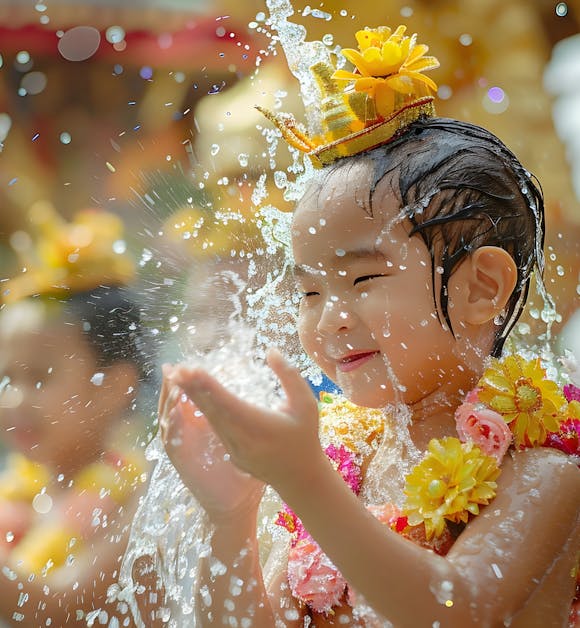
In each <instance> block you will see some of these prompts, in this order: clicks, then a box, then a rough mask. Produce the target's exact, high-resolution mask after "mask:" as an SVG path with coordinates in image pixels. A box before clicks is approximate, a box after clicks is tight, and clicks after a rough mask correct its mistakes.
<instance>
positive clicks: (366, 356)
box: [338, 351, 379, 373]
mask: <svg viewBox="0 0 580 628" xmlns="http://www.w3.org/2000/svg"><path fill="white" fill-rule="evenodd" d="M378 354H379V352H378V351H361V352H359V353H352V354H350V355H346V356H344V357H343V358H340V360H338V370H339V371H342V372H343V373H346V372H348V371H354V370H355V369H357V368H359V366H362V365H363V364H365V363H366V362H368V361H369V360H372V359H373V358H374V357H375V356H376V355H378Z"/></svg>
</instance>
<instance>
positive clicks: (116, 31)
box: [105, 26, 125, 44]
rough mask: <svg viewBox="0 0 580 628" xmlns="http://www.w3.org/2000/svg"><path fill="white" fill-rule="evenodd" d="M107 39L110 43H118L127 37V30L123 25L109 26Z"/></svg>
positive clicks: (106, 32)
mask: <svg viewBox="0 0 580 628" xmlns="http://www.w3.org/2000/svg"><path fill="white" fill-rule="evenodd" d="M105 39H106V40H107V41H108V42H109V43H110V44H118V43H119V42H121V41H123V40H124V39H125V30H124V29H123V27H122V26H109V28H107V30H106V31H105Z"/></svg>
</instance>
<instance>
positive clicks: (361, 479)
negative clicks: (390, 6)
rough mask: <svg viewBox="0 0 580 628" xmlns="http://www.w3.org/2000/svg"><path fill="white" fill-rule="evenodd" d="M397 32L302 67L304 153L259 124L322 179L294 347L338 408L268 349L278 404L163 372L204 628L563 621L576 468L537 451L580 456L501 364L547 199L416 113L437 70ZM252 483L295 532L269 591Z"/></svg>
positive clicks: (570, 410)
mask: <svg viewBox="0 0 580 628" xmlns="http://www.w3.org/2000/svg"><path fill="white" fill-rule="evenodd" d="M404 32H405V29H404V27H399V28H398V29H397V30H396V31H395V32H391V30H390V29H387V28H380V29H377V30H370V29H365V30H364V31H360V32H359V33H357V39H358V42H359V48H360V52H357V51H354V50H345V51H343V53H344V55H345V56H346V57H347V58H348V59H349V60H350V61H352V62H353V63H354V64H355V65H356V67H357V71H356V72H353V73H350V72H346V71H344V70H339V71H336V72H335V73H334V74H332V75H330V73H329V72H328V71H327V70H326V69H325V68H315V71H316V72H317V73H318V75H319V76H320V77H321V85H323V86H324V89H325V90H326V93H325V94H324V93H323V98H321V109H322V110H325V111H326V112H327V114H325V115H326V118H325V121H326V123H327V124H326V127H325V130H324V133H323V135H322V136H321V137H315V138H311V137H308V136H307V135H306V134H305V133H304V132H302V130H301V129H300V128H299V127H298V126H297V125H296V124H295V123H294V122H293V120H292V119H291V118H289V117H288V116H286V117H275V116H272V115H271V117H272V118H273V119H274V121H275V122H277V123H279V124H280V126H281V128H282V132H283V134H284V136H285V137H286V139H288V140H289V141H290V142H291V143H292V144H293V145H295V146H297V147H299V148H301V149H302V150H304V151H305V152H308V153H309V154H310V157H311V158H312V160H313V162H314V163H315V164H316V165H318V166H322V169H321V170H320V172H319V173H318V175H317V176H315V177H314V178H313V180H312V182H311V183H310V185H309V187H308V188H307V190H306V193H305V194H304V197H303V198H302V200H301V201H299V203H298V206H297V208H296V211H295V214H294V218H293V223H292V248H293V255H294V260H295V269H294V274H295V278H296V283H297V286H298V290H299V291H300V293H301V301H300V309H299V315H298V332H299V336H300V340H301V343H302V346H303V347H304V350H305V351H306V353H307V354H308V355H309V356H310V357H311V358H312V360H313V361H314V362H315V363H316V364H317V365H318V366H319V367H320V368H321V370H322V371H323V372H324V373H325V374H326V375H327V376H328V377H329V378H330V379H331V380H332V381H334V382H335V383H336V384H337V385H338V386H339V387H340V389H341V390H342V391H344V395H345V396H346V398H347V399H348V401H344V400H340V399H333V398H329V399H323V402H324V403H322V405H321V412H320V419H319V409H318V407H317V403H316V401H315V400H314V399H313V397H312V394H311V393H310V390H309V387H308V385H307V384H306V383H305V382H304V381H303V380H302V378H301V377H300V374H299V373H298V371H297V370H295V369H294V368H293V367H291V366H289V365H288V364H287V363H286V361H285V360H284V359H283V358H282V357H281V355H280V354H279V353H278V352H277V351H276V350H272V351H271V352H270V353H269V358H268V363H269V365H270V367H271V368H272V370H273V371H274V373H275V374H276V375H277V377H278V378H279V380H280V382H281V385H282V387H283V389H284V392H285V396H286V399H285V401H284V402H283V404H282V405H281V406H280V407H279V408H277V409H272V408H264V407H258V406H254V405H252V404H249V403H248V402H246V401H243V400H241V399H239V398H237V397H236V396H234V395H233V394H231V393H230V392H229V391H228V390H227V389H226V388H225V387H224V386H222V385H221V384H220V383H218V382H217V381H216V380H215V379H213V378H212V377H210V376H209V375H208V374H207V373H206V372H204V371H203V370H200V369H192V368H188V367H186V366H184V365H179V366H175V367H172V366H166V367H165V368H164V384H163V388H162V394H161V400H160V415H161V416H160V420H161V429H162V434H163V438H164V442H165V446H166V450H167V452H168V454H169V456H170V457H171V459H172V461H173V462H174V464H175V466H176V468H177V470H178V471H179V473H180V475H181V477H182V479H183V481H184V482H185V483H186V485H187V486H188V487H189V488H190V489H191V491H192V492H193V493H194V495H195V496H196V497H197V499H198V500H199V502H200V503H201V505H202V506H203V507H204V508H205V510H206V512H207V514H208V516H209V519H210V521H211V522H212V523H213V524H214V527H215V530H214V533H213V540H212V548H213V559H206V560H205V562H204V563H203V564H202V566H201V574H200V581H199V583H198V590H197V596H198V609H199V610H198V622H199V625H202V626H210V625H219V626H256V627H258V626H259V627H262V626H264V627H266V626H274V625H278V626H306V625H313V626H316V627H317V628H318V627H321V626H338V625H353V626H375V625H377V626H382V625H394V626H397V627H398V626H453V627H464V626H474V625H478V626H504V625H505V626H508V625H509V626H512V628H513V627H515V626H518V627H525V628H531V627H538V628H539V627H542V628H545V627H547V626H550V627H551V626H553V627H556V626H558V627H564V626H567V625H568V624H569V622H570V621H573V619H571V615H570V612H571V604H572V601H573V598H574V596H575V591H576V573H577V570H578V557H579V551H580V508H579V506H580V471H579V470H578V468H577V466H576V462H577V461H578V459H577V458H574V457H573V456H567V455H565V454H564V453H562V452H561V451H556V448H559V449H562V450H563V451H565V452H566V453H575V454H576V455H577V454H578V453H579V452H578V451H577V449H575V447H576V448H577V445H578V426H579V425H580V422H579V419H580V412H579V411H580V404H579V403H578V399H579V398H580V395H579V394H578V393H579V392H580V391H578V390H577V389H575V388H573V387H570V386H568V387H566V388H565V391H564V392H565V393H566V394H565V395H564V394H563V392H562V391H561V390H560V388H559V387H558V386H557V385H556V383H554V382H552V381H551V380H549V379H548V378H547V376H546V373H545V371H544V369H543V368H542V366H541V364H540V362H539V360H526V359H524V358H523V357H522V356H520V355H508V356H505V357H504V358H503V359H498V358H499V357H500V356H501V353H502V347H503V345H504V342H505V339H506V337H507V335H508V333H509V331H510V330H511V329H512V327H513V325H514V324H515V323H516V321H517V319H518V317H519V315H520V313H521V311H522V308H523V306H524V304H525V300H526V296H527V293H528V288H529V285H530V279H531V274H532V271H533V270H534V269H535V270H536V271H537V272H540V273H541V271H542V268H543V255H542V244H543V237H544V234H543V228H544V219H543V203H542V197H541V194H540V192H539V190H538V188H537V187H536V185H535V184H534V182H533V180H532V178H531V177H530V175H529V173H527V172H526V171H525V169H524V168H523V167H522V166H521V165H520V164H519V162H518V161H517V159H516V158H515V157H514V155H513V154H512V153H511V152H510V151H509V150H508V149H507V148H506V147H505V146H504V145H503V144H502V143H501V142H500V141H499V140H498V139H497V138H496V137H494V136H493V135H492V134H491V133H489V132H487V131H486V130H484V129H481V128H478V127H475V126H473V125H471V124H467V123H463V122H458V121H455V120H447V119H439V118H436V117H434V115H433V114H434V112H433V110H432V105H431V101H432V98H431V97H430V96H429V90H430V89H433V87H434V85H433V84H432V81H431V80H430V79H427V78H426V77H425V76H424V75H423V74H421V72H422V71H423V70H425V69H430V68H432V67H436V65H437V63H436V60H435V59H434V58H432V57H425V56H424V55H425V52H426V51H427V47H426V46H423V45H420V44H417V43H416V41H415V38H414V37H413V38H409V37H406V36H405V35H404ZM344 84H346V85H347V86H351V88H350V89H347V90H346V91H344V90H343V89H342V86H343V85H344ZM337 111H340V114H341V115H340V116H338V115H336V112H337ZM345 118H346V122H344V119H345ZM490 356H493V357H490ZM202 413H203V414H202ZM319 421H320V423H319ZM214 431H215V433H216V434H217V435H218V437H219V439H220V442H221V446H220V448H218V450H217V451H214V452H213V453H212V454H208V452H207V451H206V449H205V448H206V445H207V443H208V442H209V440H210V437H211V434H212V432H214ZM406 431H408V438H406V437H405V433H406ZM458 436H459V438H458ZM321 443H322V447H321ZM542 445H551V446H552V447H551V448H548V447H542ZM226 452H227V454H228V456H225V457H224V454H225V453H226ZM208 455H209V456H210V457H211V460H210V462H211V464H208ZM337 471H338V472H337ZM266 484H268V485H271V486H272V487H273V488H274V489H275V490H276V491H277V492H278V493H279V495H280V496H281V498H282V499H283V500H284V502H285V506H284V508H283V509H282V510H281V511H280V513H279V517H278V523H279V524H280V525H282V526H283V527H285V528H286V529H287V530H288V531H289V532H290V536H291V539H290V547H289V550H288V554H287V556H286V559H285V560H284V561H282V562H279V563H277V565H278V567H277V570H275V571H276V573H274V574H272V573H271V571H270V570H268V568H267V566H266V567H264V566H262V565H261V564H260V562H259V559H258V551H257V548H258V541H257V538H256V530H257V524H256V517H257V511H258V505H259V503H260V498H261V496H262V491H263V488H264V486H265V485H266ZM216 563H217V564H222V566H223V567H224V568H223V569H221V570H220V569H216V568H215V565H216ZM371 609H372V610H371ZM389 622H391V623H389ZM148 625H152V624H151V623H148ZM196 625H197V624H196Z"/></svg>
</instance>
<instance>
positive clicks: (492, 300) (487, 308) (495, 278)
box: [449, 246, 518, 325]
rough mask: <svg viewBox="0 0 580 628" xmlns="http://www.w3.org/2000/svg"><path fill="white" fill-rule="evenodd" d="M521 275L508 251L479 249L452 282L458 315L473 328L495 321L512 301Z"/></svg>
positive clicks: (484, 247)
mask: <svg viewBox="0 0 580 628" xmlns="http://www.w3.org/2000/svg"><path fill="white" fill-rule="evenodd" d="M517 274H518V273H517V267H516V263H515V262H514V260H513V258H512V256H511V255H510V254H509V253H508V252H507V251H504V249H501V248H499V247H497V246H482V247H480V248H478V249H476V250H475V251H474V252H473V253H472V254H471V255H469V257H467V258H466V259H465V260H463V262H462V263H461V264H460V265H459V267H458V268H457V269H456V271H455V272H454V273H453V274H452V275H451V277H450V279H449V294H450V296H451V298H452V299H453V307H454V310H455V315H456V316H459V317H460V318H462V319H463V320H464V321H465V322H466V323H470V324H472V325H482V324H483V323H486V322H488V321H490V320H492V319H493V318H494V317H495V316H496V315H497V314H499V313H500V312H501V311H502V310H503V309H504V307H505V306H506V304H507V302H508V301H509V298H510V296H511V294H512V292H513V291H514V288H515V286H516V281H517Z"/></svg>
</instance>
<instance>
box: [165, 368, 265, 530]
mask: <svg viewBox="0 0 580 628" xmlns="http://www.w3.org/2000/svg"><path fill="white" fill-rule="evenodd" d="M182 368H183V367H176V368H175V369H173V368H171V367H169V366H166V367H164V371H163V375H164V378H163V385H162V390H161V396H160V400H159V414H160V430H161V437H162V440H163V443H164V445H165V450H166V452H167V455H168V456H169V458H170V460H171V462H172V463H173V465H174V466H175V468H176V469H177V472H178V473H179V475H180V477H181V480H182V481H183V483H184V484H185V485H186V486H187V487H188V488H189V490H190V491H191V492H192V493H193V495H194V496H195V498H196V499H197V500H198V501H199V503H200V504H201V506H202V507H203V508H204V510H205V511H206V512H207V514H208V516H209V518H210V519H211V520H212V521H213V522H214V523H226V522H228V521H234V520H235V519H236V518H237V517H238V516H241V515H242V514H243V513H255V511H256V509H257V507H258V504H259V502H260V498H261V495H262V492H263V489H264V485H263V483H262V482H260V481H259V480H257V479H255V478H253V477H252V476H251V475H248V474H247V473H243V472H242V471H240V470H239V469H238V468H236V467H235V466H234V464H232V462H231V461H230V460H229V455H228V454H227V451H226V449H225V447H224V445H223V444H222V442H221V441H220V439H219V438H218V436H217V435H216V433H215V432H214V430H213V429H212V428H211V426H210V424H209V423H208V421H207V419H206V418H205V416H204V415H203V414H202V413H201V412H200V411H199V410H198V409H197V407H196V406H195V404H194V403H193V402H192V401H191V400H190V399H188V398H187V397H186V395H185V394H184V392H183V390H182V389H181V388H180V387H179V386H178V385H176V384H175V383H173V378H174V375H175V373H177V372H180V371H181V369H182Z"/></svg>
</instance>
